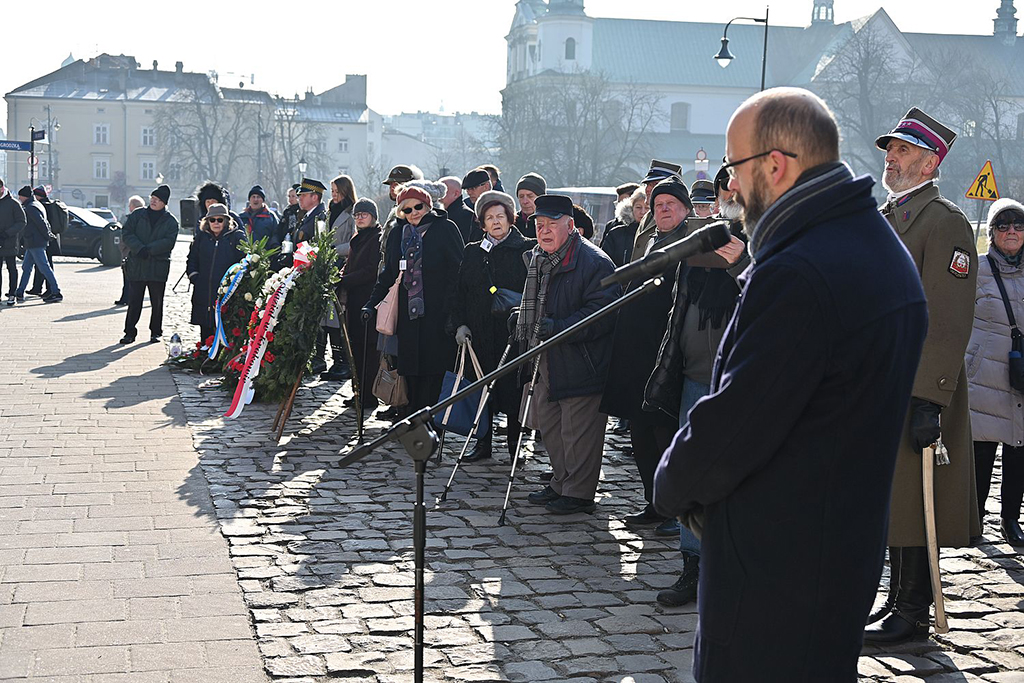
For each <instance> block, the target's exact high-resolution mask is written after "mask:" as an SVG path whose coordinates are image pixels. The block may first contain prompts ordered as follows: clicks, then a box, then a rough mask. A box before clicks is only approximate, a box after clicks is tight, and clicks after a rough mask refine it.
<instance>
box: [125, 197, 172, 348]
mask: <svg viewBox="0 0 1024 683" xmlns="http://www.w3.org/2000/svg"><path fill="white" fill-rule="evenodd" d="M170 199H171V188H169V187H167V186H166V185H161V186H160V187H158V188H156V189H155V190H153V192H152V193H151V194H150V197H149V208H147V209H146V210H145V211H133V212H132V213H131V214H129V216H128V220H127V221H125V224H124V228H123V229H122V231H121V239H122V240H123V241H124V243H125V245H126V246H127V247H128V258H127V260H126V261H125V273H126V274H127V276H128V314H127V317H126V318H125V323H124V337H122V338H121V341H120V343H121V344H131V343H132V342H134V341H135V337H136V335H137V333H138V332H137V330H136V325H138V323H139V318H140V317H141V316H142V299H143V297H144V296H145V293H146V290H147V289H148V290H149V303H150V306H151V307H152V310H151V311H150V316H149V331H150V337H149V341H150V342H157V341H160V335H162V334H163V318H164V289H166V287H167V276H168V274H169V273H170V271H171V251H172V250H173V249H174V243H175V242H176V241H177V239H178V219H177V218H175V217H174V216H173V215H172V214H171V213H170V212H169V211H168V210H167V202H168V201H170Z"/></svg>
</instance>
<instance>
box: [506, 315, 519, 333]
mask: <svg viewBox="0 0 1024 683" xmlns="http://www.w3.org/2000/svg"><path fill="white" fill-rule="evenodd" d="M518 324H519V309H518V308H513V309H512V310H511V311H510V312H509V315H508V336H510V337H511V336H512V335H513V334H515V333H516V325H518Z"/></svg>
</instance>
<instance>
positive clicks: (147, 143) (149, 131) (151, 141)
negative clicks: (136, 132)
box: [142, 126, 156, 147]
mask: <svg viewBox="0 0 1024 683" xmlns="http://www.w3.org/2000/svg"><path fill="white" fill-rule="evenodd" d="M155 145H156V129H155V128H152V127H150V126H143V127H142V146H143V147H153V146H155Z"/></svg>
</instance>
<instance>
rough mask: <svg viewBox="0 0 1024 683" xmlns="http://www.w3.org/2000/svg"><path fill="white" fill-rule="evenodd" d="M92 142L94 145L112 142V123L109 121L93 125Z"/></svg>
mask: <svg viewBox="0 0 1024 683" xmlns="http://www.w3.org/2000/svg"><path fill="white" fill-rule="evenodd" d="M92 144H94V145H109V144H110V124H109V123H96V124H93V127H92Z"/></svg>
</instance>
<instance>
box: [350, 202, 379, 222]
mask: <svg viewBox="0 0 1024 683" xmlns="http://www.w3.org/2000/svg"><path fill="white" fill-rule="evenodd" d="M357 213H368V214H370V215H371V216H373V220H377V218H378V216H377V204H376V203H375V202H374V201H373V200H372V199H367V198H366V197H363V198H362V199H360V200H359V201H358V202H356V203H355V205H354V206H353V207H352V215H353V216H355V215H356V214H357Z"/></svg>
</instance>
